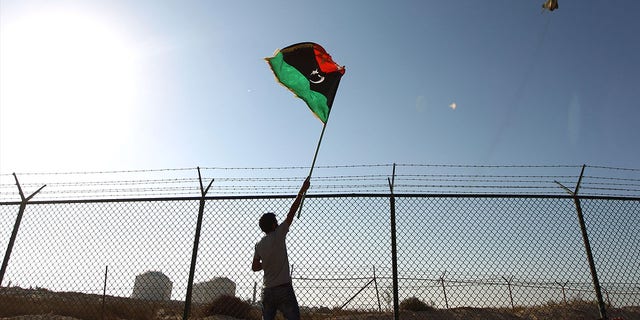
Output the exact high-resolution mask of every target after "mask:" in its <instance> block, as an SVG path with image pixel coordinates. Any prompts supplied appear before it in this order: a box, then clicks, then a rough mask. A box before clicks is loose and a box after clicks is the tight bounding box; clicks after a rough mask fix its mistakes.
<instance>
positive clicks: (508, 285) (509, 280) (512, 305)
mask: <svg viewBox="0 0 640 320" xmlns="http://www.w3.org/2000/svg"><path fill="white" fill-rule="evenodd" d="M502 279H504V281H506V282H507V287H509V300H511V309H515V306H514V304H513V294H512V293H511V280H513V276H511V277H509V279H507V278H505V277H504V276H503V277H502Z"/></svg>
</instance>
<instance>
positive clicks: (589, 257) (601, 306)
mask: <svg viewBox="0 0 640 320" xmlns="http://www.w3.org/2000/svg"><path fill="white" fill-rule="evenodd" d="M585 167H586V166H585V165H582V171H580V178H578V183H577V184H576V189H575V191H571V190H570V189H569V188H567V187H565V186H563V185H562V184H561V183H560V182H558V181H555V183H557V184H558V185H560V187H562V188H563V189H564V190H565V191H567V193H569V194H570V195H571V197H573V203H574V204H575V206H576V212H577V213H578V223H579V224H580V231H581V232H582V242H583V243H584V249H585V251H586V253H587V261H588V262H589V270H590V271H591V280H592V281H593V289H594V290H595V292H596V298H597V299H598V309H599V310H600V319H607V310H606V306H605V303H604V300H603V299H602V290H601V289H600V281H599V280H598V272H597V271H596V264H595V262H594V261H593V254H592V253H591V244H589V235H588V234H587V226H586V224H585V222H584V216H583V215H582V206H581V205H580V198H579V197H578V190H579V189H580V182H582V177H583V176H584V168H585Z"/></svg>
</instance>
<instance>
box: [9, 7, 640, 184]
mask: <svg viewBox="0 0 640 320" xmlns="http://www.w3.org/2000/svg"><path fill="white" fill-rule="evenodd" d="M542 2H543V1H542V0H522V1H511V0H502V1H490V2H487V1H470V0H467V1H463V0H460V1H425V0H419V1H331V0H330V1H323V2H317V1H314V2H311V1H281V0H275V1H268V2H265V1H224V2H223V1H179V2H178V1H144V0H142V1H122V0H115V1H97V0H86V1H64V0H62V1H49V0H47V1H32V0H26V1H25V0H21V1H13V0H0V173H5V174H6V173H12V172H30V173H34V172H65V171H84V170H129V169H158V168H182V167H195V166H224V167H265V166H267V167H268V166H309V165H311V162H312V159H313V156H314V152H315V149H316V147H317V145H318V140H319V138H320V133H321V131H322V123H321V122H320V121H319V120H317V119H316V118H315V117H314V116H313V114H312V113H311V112H310V111H309V110H308V108H307V107H306V105H305V104H304V102H303V101H302V100H300V99H298V98H296V97H294V96H293V95H292V93H291V92H289V91H288V90H286V89H285V88H284V87H282V86H281V85H279V84H278V83H277V82H276V81H275V78H274V76H273V74H272V72H271V70H270V69H269V67H268V65H267V63H266V62H265V60H264V58H265V57H269V56H271V55H272V54H273V53H274V51H275V50H277V49H279V48H283V47H286V46H288V45H291V44H294V43H298V42H306V41H310V42H316V43H318V44H320V45H322V46H323V47H324V48H325V49H326V50H327V52H329V53H330V54H331V55H332V56H333V59H334V60H335V61H336V62H337V63H339V64H341V65H344V66H345V67H346V73H345V75H344V76H343V78H342V80H341V82H340V87H339V89H338V92H337V96H336V98H335V101H334V104H333V109H332V111H331V116H330V118H329V121H328V123H327V127H326V131H325V133H324V136H323V139H322V143H321V145H320V150H319V154H318V158H317V162H316V164H317V165H342V164H387V163H420V164H474V165H483V164H526V165H557V164H571V165H574V164H577V165H579V164H588V165H602V166H612V167H622V168H639V167H640V166H639V165H638V158H639V156H640V148H639V143H638V141H640V130H638V125H637V123H638V119H640V108H639V105H638V102H639V101H640V90H638V89H640V77H639V74H640V41H638V39H637V33H638V31H639V30H640V20H638V19H637V17H638V16H640V2H638V1H636V0H621V1H616V2H607V3H605V2H603V1H593V0H560V1H559V9H558V10H555V11H553V12H549V11H544V10H542V8H541V5H542Z"/></svg>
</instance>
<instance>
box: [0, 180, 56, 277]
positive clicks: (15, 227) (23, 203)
mask: <svg viewBox="0 0 640 320" xmlns="http://www.w3.org/2000/svg"><path fill="white" fill-rule="evenodd" d="M13 178H14V179H15V180H16V185H17V186H18V193H19V194H20V199H21V201H20V208H19V209H18V216H17V217H16V222H15V224H14V225H13V231H11V238H9V244H8V245H7V251H5V253H4V259H2V267H1V268H0V286H2V280H4V273H5V272H6V271H7V266H8V265H9V259H10V258H11V251H12V250H13V244H14V243H15V242H16V237H17V236H18V229H20V222H21V221H22V215H23V214H24V210H25V209H26V208H27V202H29V200H31V198H33V196H35V195H36V194H37V193H38V192H40V190H42V188H44V187H46V186H47V185H46V184H45V185H44V186H42V187H40V189H38V190H36V192H34V193H32V194H31V195H30V196H28V197H25V196H24V193H22V187H20V182H18V177H17V176H16V174H15V173H14V174H13Z"/></svg>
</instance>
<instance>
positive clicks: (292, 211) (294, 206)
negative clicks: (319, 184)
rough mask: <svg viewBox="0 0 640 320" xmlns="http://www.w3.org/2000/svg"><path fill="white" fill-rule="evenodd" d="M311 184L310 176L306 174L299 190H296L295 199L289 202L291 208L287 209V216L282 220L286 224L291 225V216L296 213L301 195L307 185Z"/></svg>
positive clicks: (307, 187)
mask: <svg viewBox="0 0 640 320" xmlns="http://www.w3.org/2000/svg"><path fill="white" fill-rule="evenodd" d="M310 185H311V176H308V177H307V178H306V179H305V180H304V182H303V183H302V187H300V191H298V196H297V197H296V200H294V201H293V204H291V208H290V209H289V213H288V214H287V218H286V219H285V220H284V222H286V223H287V224H288V225H291V223H292V222H293V217H294V216H295V215H296V211H298V208H300V202H302V197H304V194H305V193H307V190H308V189H309V186H310Z"/></svg>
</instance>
